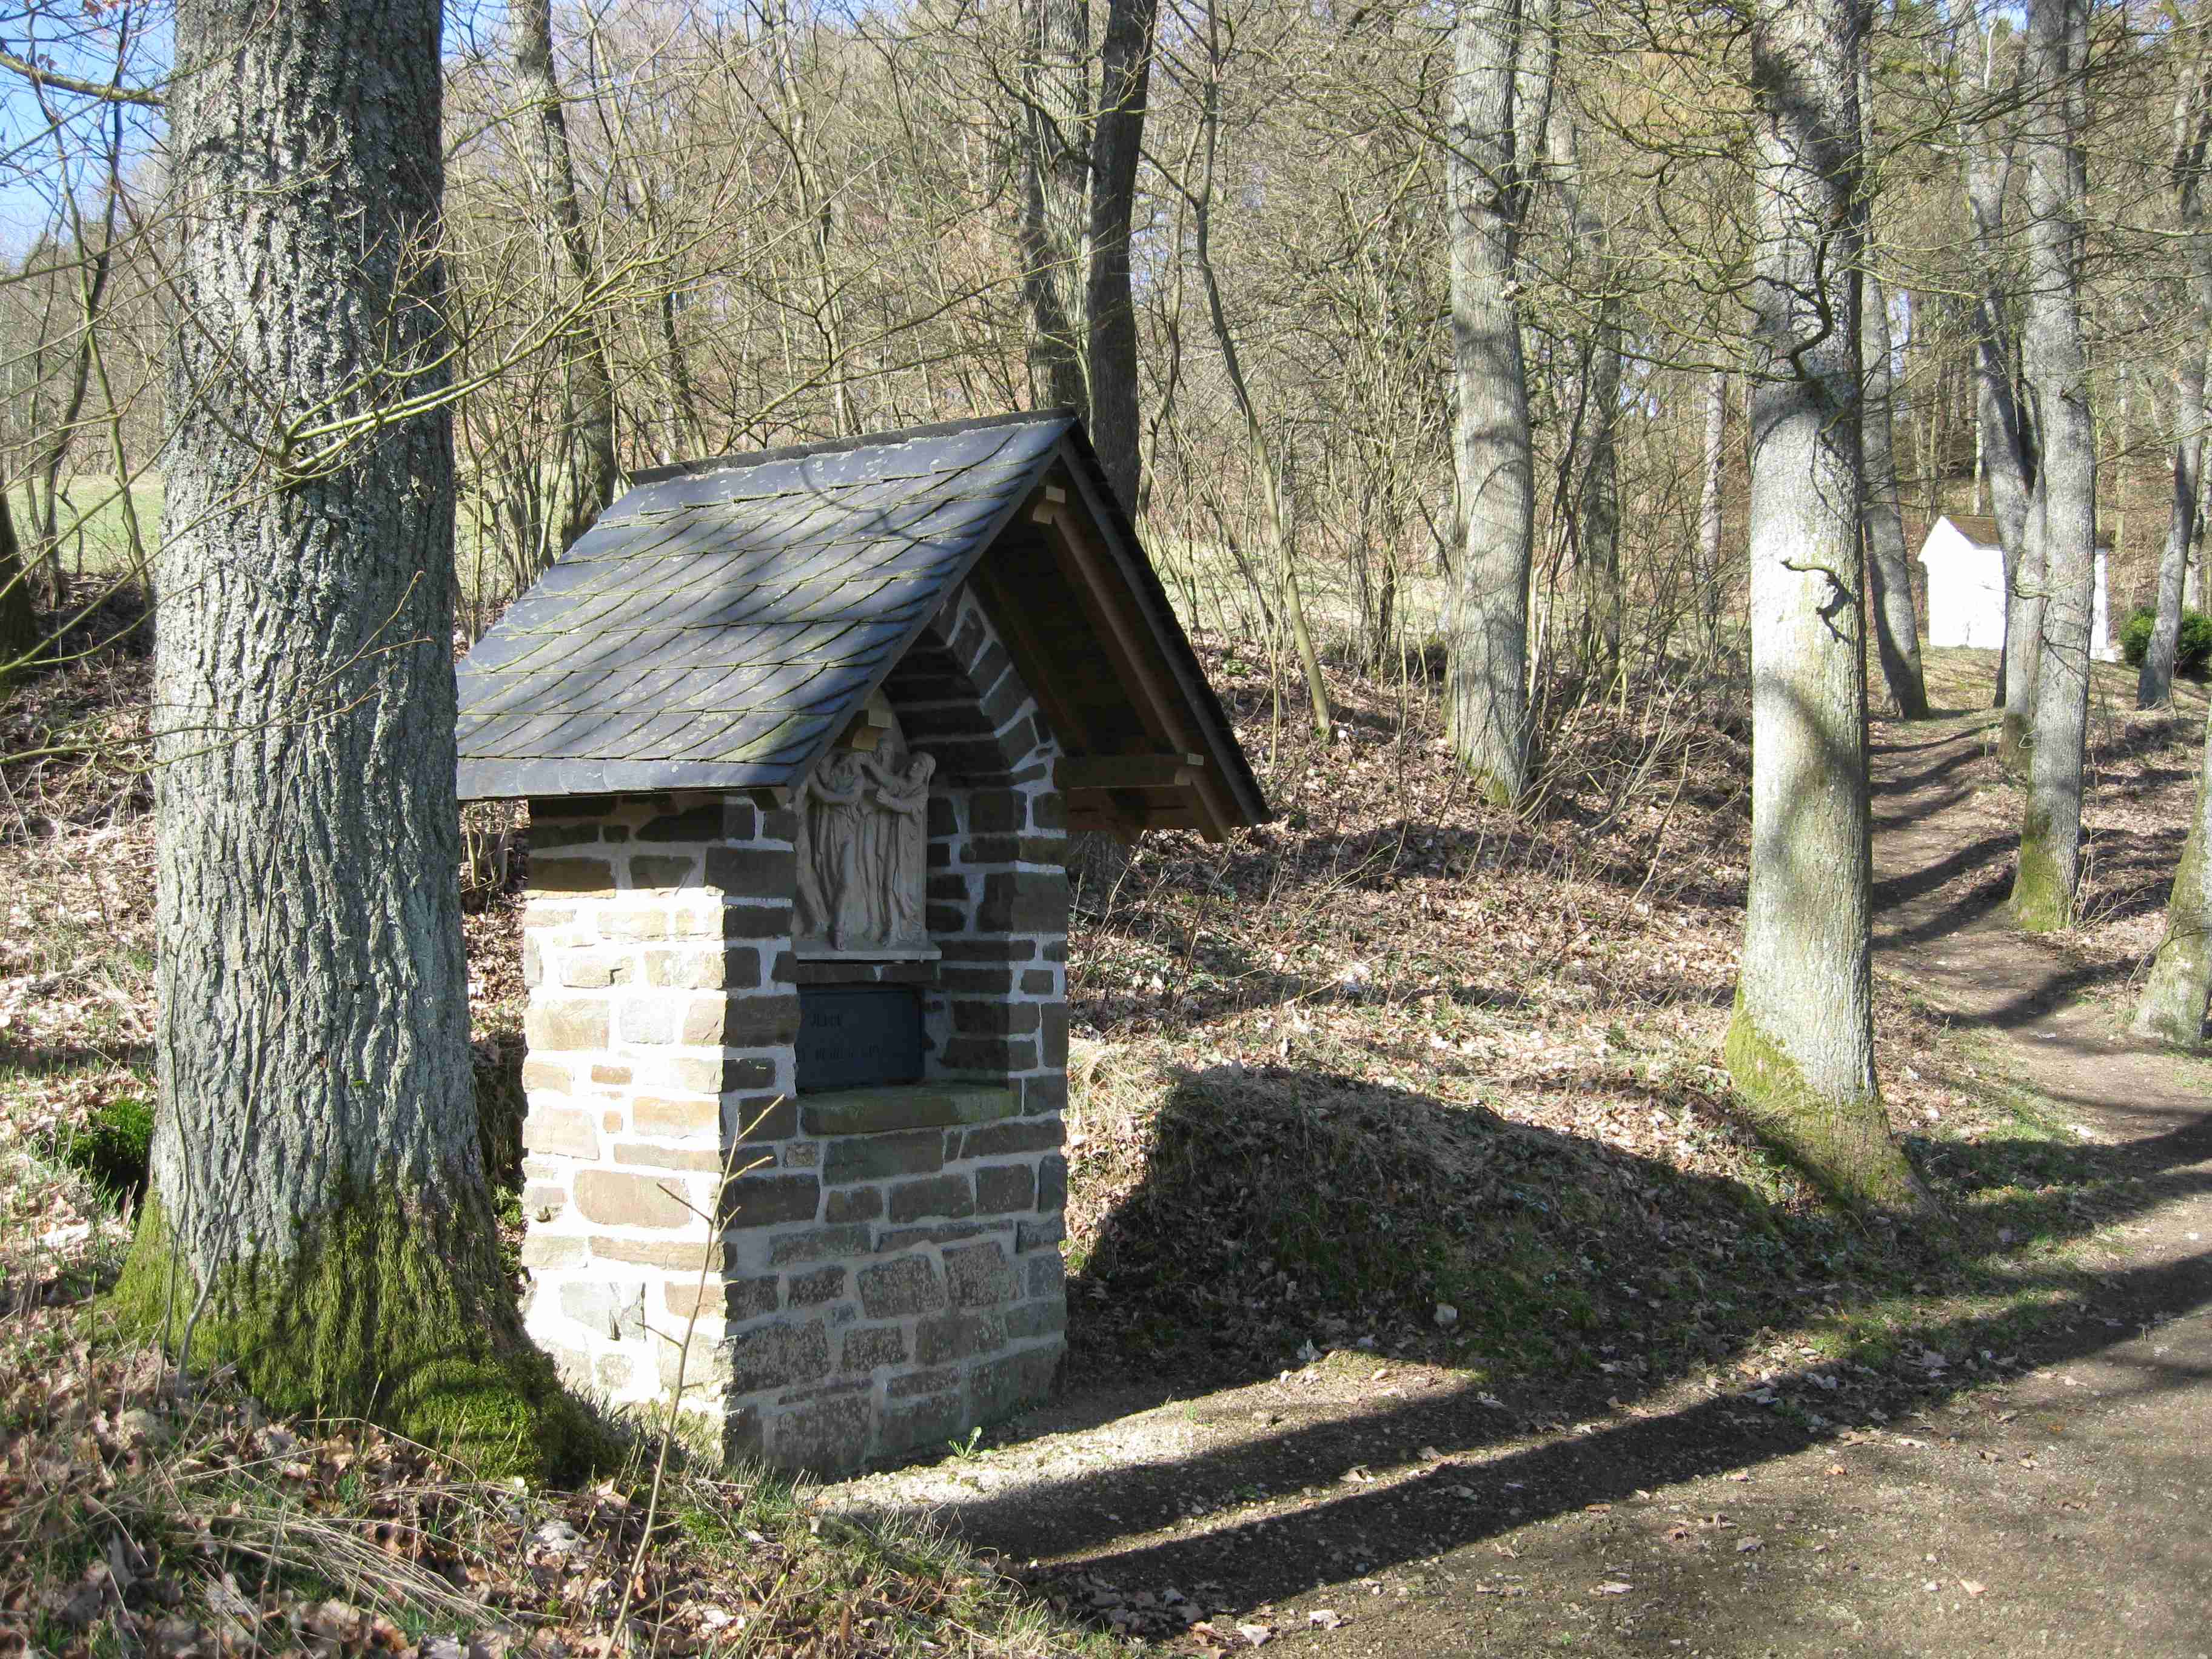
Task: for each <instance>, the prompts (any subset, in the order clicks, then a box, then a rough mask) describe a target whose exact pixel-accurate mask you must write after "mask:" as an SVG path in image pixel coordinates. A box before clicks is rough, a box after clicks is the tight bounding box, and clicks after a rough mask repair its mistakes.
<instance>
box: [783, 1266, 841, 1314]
mask: <svg viewBox="0 0 2212 1659" xmlns="http://www.w3.org/2000/svg"><path fill="white" fill-rule="evenodd" d="M790 1290H791V1305H792V1306H793V1307H794V1308H818V1307H820V1306H821V1305H822V1304H823V1303H825V1302H835V1301H836V1299H837V1298H838V1297H841V1296H842V1295H844V1294H845V1269H844V1268H842V1267H817V1268H816V1269H815V1270H814V1271H813V1272H812V1273H793V1275H792V1276H791V1287H790Z"/></svg>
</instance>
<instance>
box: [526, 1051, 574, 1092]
mask: <svg viewBox="0 0 2212 1659" xmlns="http://www.w3.org/2000/svg"><path fill="white" fill-rule="evenodd" d="M575 1085H576V1076H575V1073H573V1072H571V1071H570V1070H569V1069H568V1067H567V1066H563V1065H562V1064H561V1063H560V1062H559V1061H558V1060H534V1059H533V1060H524V1061H523V1062H522V1087H523V1089H524V1091H525V1092H530V1091H544V1093H547V1094H556V1095H565V1094H567V1093H568V1091H569V1090H571V1089H573V1088H574V1087H575Z"/></svg>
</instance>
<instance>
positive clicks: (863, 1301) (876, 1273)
mask: <svg viewBox="0 0 2212 1659" xmlns="http://www.w3.org/2000/svg"><path fill="white" fill-rule="evenodd" d="M858 1284H859V1287H860V1310H861V1311H862V1312H863V1313H865V1314H866V1316H868V1317H869V1318H870V1319H903V1318H905V1317H907V1316H909V1315H912V1314H921V1313H936V1312H938V1311H939V1310H941V1309H943V1308H944V1306H945V1286H944V1285H941V1284H939V1282H938V1278H937V1269H936V1268H935V1267H933V1266H931V1265H930V1261H929V1258H928V1257H927V1256H922V1255H908V1256H901V1257H900V1258H899V1259H898V1260H897V1261H881V1262H877V1263H875V1264H874V1265H873V1266H871V1267H863V1268H861V1269H860V1275H859V1279H858Z"/></svg>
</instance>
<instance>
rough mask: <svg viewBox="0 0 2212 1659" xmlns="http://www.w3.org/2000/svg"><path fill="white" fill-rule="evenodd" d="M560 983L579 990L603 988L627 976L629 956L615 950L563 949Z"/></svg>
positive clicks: (624, 979)
mask: <svg viewBox="0 0 2212 1659" xmlns="http://www.w3.org/2000/svg"><path fill="white" fill-rule="evenodd" d="M560 974H561V983H562V984H563V985H568V986H574V987H576V988H577V989H579V990H584V991H599V990H605V988H606V987H608V986H610V985H619V984H622V983H624V982H625V981H628V980H629V957H625V956H623V954H622V953H621V952H620V951H562V954H561V957H560Z"/></svg>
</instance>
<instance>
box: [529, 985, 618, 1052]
mask: <svg viewBox="0 0 2212 1659" xmlns="http://www.w3.org/2000/svg"><path fill="white" fill-rule="evenodd" d="M522 1029H523V1036H524V1037H525V1039H526V1041H527V1042H529V1044H530V1046H531V1047H532V1048H547V1049H554V1050H560V1049H576V1048H605V1047H606V1046H607V1005H606V1004H605V1003H604V1002H601V1001H599V1000H597V999H596V998H564V999H558V1000H547V1001H544V1002H533V1003H532V1004H531V1006H530V1011H529V1012H527V1013H526V1014H525V1015H524V1016H523V1018H522Z"/></svg>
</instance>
